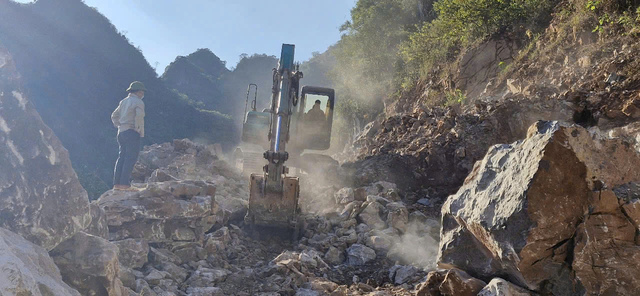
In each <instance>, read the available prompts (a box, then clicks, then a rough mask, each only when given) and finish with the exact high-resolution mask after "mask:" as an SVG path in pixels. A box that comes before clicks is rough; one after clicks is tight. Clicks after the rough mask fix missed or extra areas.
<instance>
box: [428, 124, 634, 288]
mask: <svg viewBox="0 0 640 296" xmlns="http://www.w3.org/2000/svg"><path fill="white" fill-rule="evenodd" d="M639 166H640V157H639V156H638V153H637V152H636V151H635V150H634V149H633V147H632V146H631V145H628V144H626V143H625V142H623V141H622V140H619V139H602V138H599V137H598V135H597V134H591V133H589V132H588V131H587V130H585V129H584V128H581V127H578V126H569V125H565V124H560V123H557V122H538V123H537V124H535V125H533V126H532V127H531V129H530V130H529V133H528V137H527V139H525V140H523V141H521V142H516V143H514V144H511V145H496V146H494V147H492V148H491V149H490V150H489V152H488V153H487V155H486V157H485V158H484V159H483V160H482V161H481V162H478V163H477V165H476V166H475V167H474V170H473V172H472V173H471V174H470V175H469V176H468V178H467V180H466V181H465V184H464V185H463V186H462V187H461V188H460V190H459V191H458V193H457V194H455V195H452V196H450V197H449V199H448V200H447V202H446V203H445V204H444V206H443V209H442V214H443V218H442V221H443V225H442V236H441V242H440V253H439V257H438V263H439V266H440V267H443V268H450V267H457V268H461V269H463V270H465V271H467V272H469V273H470V274H472V275H474V276H478V277H480V278H493V277H497V276H505V277H506V278H507V279H508V280H509V281H511V282H513V283H515V284H517V285H519V286H522V287H526V288H528V289H530V290H534V291H539V292H542V293H550V294H554V295H575V294H582V293H585V292H586V293H587V294H602V293H610V292H612V293H616V294H629V293H633V292H632V291H636V290H637V289H638V288H639V287H640V273H638V272H637V270H638V267H640V266H638V263H637V262H640V261H638V259H640V248H639V247H638V246H637V245H635V232H636V227H635V226H634V222H633V218H630V217H627V216H625V215H624V214H623V212H622V211H623V209H624V208H625V206H626V207H627V208H628V209H630V210H629V212H632V211H631V209H632V207H633V204H632V203H631V202H630V201H627V200H625V199H624V198H623V197H622V196H617V195H616V194H618V195H620V193H619V192H620V191H619V190H618V193H616V188H620V186H625V184H628V183H629V182H637V181H638V180H640V172H639V171H638V170H637V169H634V168H637V167H639ZM607 188H612V189H613V190H610V189H607ZM592 192H593V193H592ZM572 252H573V253H572ZM570 259H573V260H572V261H571V260H570Z"/></svg>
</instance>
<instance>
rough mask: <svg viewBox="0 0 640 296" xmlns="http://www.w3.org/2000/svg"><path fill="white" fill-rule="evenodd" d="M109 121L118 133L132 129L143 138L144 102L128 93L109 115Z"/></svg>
mask: <svg viewBox="0 0 640 296" xmlns="http://www.w3.org/2000/svg"><path fill="white" fill-rule="evenodd" d="M111 121H112V122H113V125H114V126H115V127H117V128H118V133H121V132H124V131H126V130H130V129H132V130H134V131H136V132H138V134H140V137H144V102H142V99H140V98H139V97H138V96H136V95H134V94H132V93H130V94H129V96H128V97H126V98H124V99H123V100H122V101H120V104H119V105H118V108H116V110H114V111H113V113H111Z"/></svg>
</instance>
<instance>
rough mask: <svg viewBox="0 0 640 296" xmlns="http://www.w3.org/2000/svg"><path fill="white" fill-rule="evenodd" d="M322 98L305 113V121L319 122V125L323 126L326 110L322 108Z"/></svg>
mask: <svg viewBox="0 0 640 296" xmlns="http://www.w3.org/2000/svg"><path fill="white" fill-rule="evenodd" d="M320 103H321V102H320V100H316V102H315V104H314V105H313V108H311V110H309V112H307V114H306V115H305V121H306V122H307V124H309V125H313V124H317V125H319V126H323V125H324V122H325V121H326V118H325V116H324V112H323V111H322V110H321V109H320Z"/></svg>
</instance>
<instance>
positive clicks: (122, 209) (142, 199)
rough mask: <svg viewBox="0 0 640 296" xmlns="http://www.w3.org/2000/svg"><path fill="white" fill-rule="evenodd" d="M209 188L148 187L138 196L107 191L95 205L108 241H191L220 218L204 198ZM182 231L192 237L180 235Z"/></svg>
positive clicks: (191, 184) (189, 184) (194, 184)
mask: <svg viewBox="0 0 640 296" xmlns="http://www.w3.org/2000/svg"><path fill="white" fill-rule="evenodd" d="M212 188H215V187H214V186H213V185H212V184H209V183H206V182H202V181H180V182H164V183H150V184H148V186H147V188H145V189H144V190H142V191H139V192H126V191H108V192H106V193H105V194H103V195H102V196H101V197H100V199H98V205H100V207H102V208H103V209H104V210H105V212H106V213H107V221H108V224H109V238H110V239H111V240H124V239H128V238H137V239H145V240H147V241H148V242H149V243H161V242H170V241H172V240H173V239H179V240H183V239H188V240H191V241H195V240H201V239H203V238H204V232H205V231H207V230H209V229H210V228H211V227H212V226H213V225H214V224H215V223H216V218H217V217H219V216H221V214H220V209H219V207H218V206H217V203H216V202H215V201H214V200H213V197H212V196H210V195H208V194H209V192H210V191H212ZM213 191H214V192H215V189H213ZM185 230H188V231H191V232H193V234H192V235H182V234H185ZM188 231H187V232H188Z"/></svg>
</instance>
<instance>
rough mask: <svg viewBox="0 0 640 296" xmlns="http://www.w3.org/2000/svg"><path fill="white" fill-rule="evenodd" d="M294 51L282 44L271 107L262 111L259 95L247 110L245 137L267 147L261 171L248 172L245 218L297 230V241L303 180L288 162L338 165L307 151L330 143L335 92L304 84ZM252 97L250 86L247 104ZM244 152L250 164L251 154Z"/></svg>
mask: <svg viewBox="0 0 640 296" xmlns="http://www.w3.org/2000/svg"><path fill="white" fill-rule="evenodd" d="M294 52H295V46H294V45H291V44H283V45H282V52H281V56H280V60H279V63H278V68H277V69H274V70H273V86H272V89H271V92H272V93H271V108H269V109H266V110H263V111H261V112H260V111H257V110H256V103H255V102H256V99H255V97H257V95H255V97H254V101H253V102H252V103H251V110H250V111H249V112H246V116H245V120H244V123H243V130H242V139H243V142H245V143H249V144H253V145H257V146H258V147H266V149H267V150H266V151H264V152H263V153H262V160H261V161H260V162H259V163H261V164H263V166H262V171H261V172H253V173H251V174H250V177H249V180H250V185H249V186H250V188H249V192H250V194H249V209H248V211H247V215H246V217H245V223H246V224H247V225H249V227H250V228H252V229H255V228H256V227H276V228H280V229H282V228H286V229H290V230H293V237H294V240H295V239H297V237H298V235H299V232H300V229H301V227H302V225H301V221H300V219H298V218H299V214H300V206H299V202H298V201H299V198H300V180H299V177H294V176H291V175H290V174H289V171H290V169H289V167H288V166H286V165H285V163H286V162H288V161H289V163H291V165H292V166H293V167H295V168H298V169H300V170H301V171H311V170H313V168H314V167H318V163H335V165H336V166H337V162H336V161H334V160H333V159H331V158H330V157H329V156H326V155H322V154H315V153H309V152H308V151H309V150H327V149H329V148H330V143H331V129H332V123H333V108H334V105H335V92H334V90H333V89H330V88H324V87H314V86H304V87H302V89H301V90H300V80H301V79H302V78H303V74H302V72H300V71H299V67H298V65H296V64H294ZM251 87H252V86H251V85H250V86H249V90H250V89H251ZM256 92H257V89H256ZM248 99H249V91H247V103H246V105H248ZM322 106H324V110H322ZM241 153H242V152H241ZM243 156H245V157H243V158H244V161H245V164H247V159H248V157H246V156H247V155H243ZM253 162H255V161H253Z"/></svg>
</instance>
